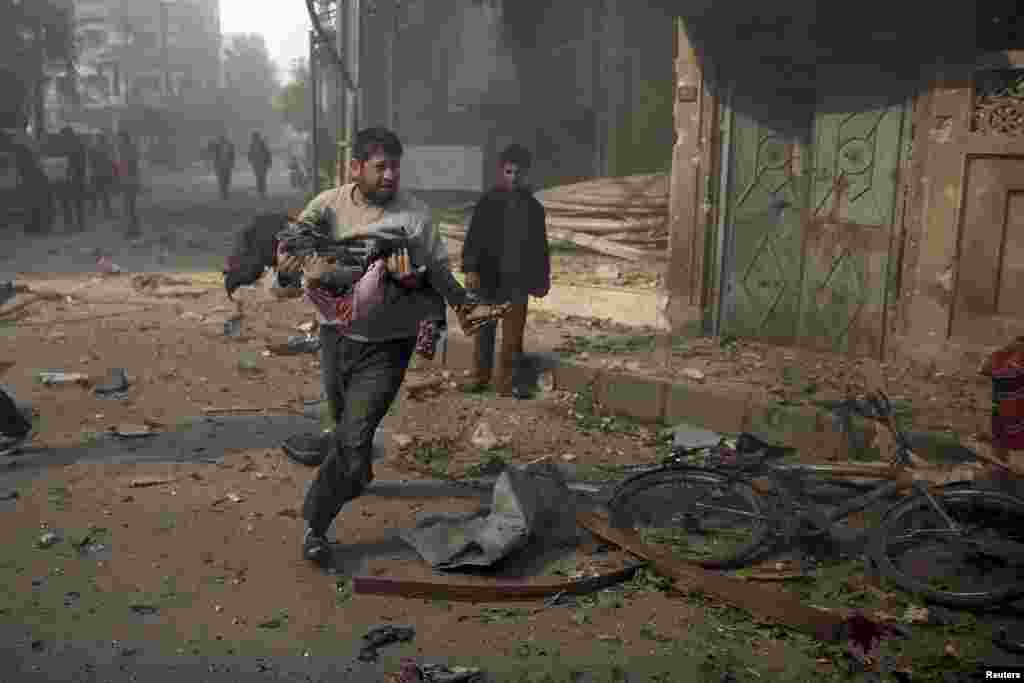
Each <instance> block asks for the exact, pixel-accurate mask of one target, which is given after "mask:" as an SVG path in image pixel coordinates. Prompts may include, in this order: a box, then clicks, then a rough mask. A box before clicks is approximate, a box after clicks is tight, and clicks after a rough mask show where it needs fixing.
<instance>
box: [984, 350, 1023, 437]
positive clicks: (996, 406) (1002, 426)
mask: <svg viewBox="0 0 1024 683" xmlns="http://www.w3.org/2000/svg"><path fill="white" fill-rule="evenodd" d="M991 366H992V439H993V444H994V445H995V446H997V447H999V448H1007V449H1010V450H1024V349H1022V348H1021V347H1020V346H1011V347H1008V348H1005V349H1001V350H999V351H996V352H995V353H994V354H992V358H991Z"/></svg>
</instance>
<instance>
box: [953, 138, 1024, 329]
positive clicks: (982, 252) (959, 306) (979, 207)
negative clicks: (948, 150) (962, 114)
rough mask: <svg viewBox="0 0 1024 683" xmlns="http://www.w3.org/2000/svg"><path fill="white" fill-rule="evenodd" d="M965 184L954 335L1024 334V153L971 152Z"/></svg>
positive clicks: (954, 311)
mask: <svg viewBox="0 0 1024 683" xmlns="http://www.w3.org/2000/svg"><path fill="white" fill-rule="evenodd" d="M964 185H965V187H964V203H963V221H962V223H961V226H960V258H959V266H958V268H957V271H958V275H957V279H956V285H955V286H956V289H955V300H954V308H953V325H952V332H953V336H954V337H959V338H961V339H964V340H967V341H970V342H974V343H980V344H1000V343H1005V341H1006V339H1008V338H1010V337H1012V336H1016V335H1019V334H1024V323H1021V319H1022V318H1024V297H1022V296H1021V292H1024V159H1022V158H1019V157H1016V158H1015V157H974V158H969V159H968V162H967V176H966V178H965V182H964Z"/></svg>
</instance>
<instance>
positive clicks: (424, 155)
mask: <svg viewBox="0 0 1024 683" xmlns="http://www.w3.org/2000/svg"><path fill="white" fill-rule="evenodd" d="M402 186H403V187H405V188H408V189H410V190H464V191H469V192H483V188H484V151H483V148H481V147H455V146H451V147H448V146H440V145H423V146H408V147H406V148H405V150H404V154H403V155H402Z"/></svg>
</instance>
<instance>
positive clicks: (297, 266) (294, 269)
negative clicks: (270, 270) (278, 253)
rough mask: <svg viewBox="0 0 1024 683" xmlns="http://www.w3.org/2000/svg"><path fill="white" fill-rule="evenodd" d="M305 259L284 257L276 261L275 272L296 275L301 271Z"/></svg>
mask: <svg viewBox="0 0 1024 683" xmlns="http://www.w3.org/2000/svg"><path fill="white" fill-rule="evenodd" d="M305 261H306V259H304V258H303V257H301V256H285V257H284V258H282V259H278V261H277V270H278V272H280V273H298V272H300V271H301V270H303V267H304V265H305Z"/></svg>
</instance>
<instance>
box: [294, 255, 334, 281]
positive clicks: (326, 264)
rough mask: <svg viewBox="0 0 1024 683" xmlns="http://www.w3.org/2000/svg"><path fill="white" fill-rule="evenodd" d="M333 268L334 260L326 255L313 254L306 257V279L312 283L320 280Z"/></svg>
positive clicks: (304, 271)
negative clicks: (310, 256)
mask: <svg viewBox="0 0 1024 683" xmlns="http://www.w3.org/2000/svg"><path fill="white" fill-rule="evenodd" d="M333 270H334V262H333V261H332V260H331V259H329V258H326V257H324V256H313V257H312V258H308V259H306V263H305V265H304V266H303V268H302V272H303V274H304V275H305V276H306V281H307V282H310V283H313V282H318V281H319V280H320V279H321V278H323V276H324V275H326V274H327V273H330V272H331V271H333Z"/></svg>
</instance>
